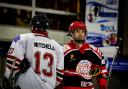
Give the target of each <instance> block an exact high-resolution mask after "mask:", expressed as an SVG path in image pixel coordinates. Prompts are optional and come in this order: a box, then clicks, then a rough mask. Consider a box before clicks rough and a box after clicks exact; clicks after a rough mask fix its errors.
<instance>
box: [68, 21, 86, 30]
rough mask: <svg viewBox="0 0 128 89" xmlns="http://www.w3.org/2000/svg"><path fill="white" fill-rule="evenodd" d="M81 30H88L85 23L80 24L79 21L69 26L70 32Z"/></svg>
mask: <svg viewBox="0 0 128 89" xmlns="http://www.w3.org/2000/svg"><path fill="white" fill-rule="evenodd" d="M76 28H79V29H82V30H86V25H85V23H84V22H78V21H74V22H72V23H71V24H70V26H69V32H71V31H72V30H74V29H76Z"/></svg>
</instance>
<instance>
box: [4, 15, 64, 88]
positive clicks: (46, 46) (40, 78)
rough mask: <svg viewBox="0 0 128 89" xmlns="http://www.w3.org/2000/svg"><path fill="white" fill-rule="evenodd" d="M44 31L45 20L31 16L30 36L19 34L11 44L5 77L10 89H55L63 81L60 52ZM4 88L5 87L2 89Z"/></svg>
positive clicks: (45, 29)
mask: <svg viewBox="0 0 128 89" xmlns="http://www.w3.org/2000/svg"><path fill="white" fill-rule="evenodd" d="M47 28H48V19H47V18H46V17H45V16H43V15H37V16H34V17H33V18H32V21H31V22H30V29H31V33H26V34H20V35H18V36H16V37H15V38H14V40H13V41H12V44H11V46H10V49H9V51H8V54H7V62H6V70H5V76H6V78H7V79H8V80H9V81H11V84H10V82H9V84H10V85H11V86H12V88H13V89H16V88H17V86H18V89H19V88H20V89H54V88H55V86H57V85H58V84H59V83H60V82H61V81H62V79H63V78H62V76H63V72H64V53H63V49H62V46H60V45H59V44H58V43H57V42H56V41H55V40H53V39H50V38H49V36H48V32H47ZM14 79H16V81H14ZM13 81H14V82H15V83H14V82H13ZM5 87H7V86H6V84H5V86H4V88H2V89H5Z"/></svg>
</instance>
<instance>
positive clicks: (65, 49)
mask: <svg viewBox="0 0 128 89" xmlns="http://www.w3.org/2000/svg"><path fill="white" fill-rule="evenodd" d="M62 47H63V50H64V52H65V51H67V50H69V49H70V46H69V45H62Z"/></svg>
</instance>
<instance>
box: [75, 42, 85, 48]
mask: <svg viewBox="0 0 128 89" xmlns="http://www.w3.org/2000/svg"><path fill="white" fill-rule="evenodd" d="M74 43H75V44H76V46H77V48H81V47H82V45H83V43H78V42H75V41H74Z"/></svg>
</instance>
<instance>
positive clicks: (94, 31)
mask: <svg viewBox="0 0 128 89" xmlns="http://www.w3.org/2000/svg"><path fill="white" fill-rule="evenodd" d="M85 8H86V11H85V22H86V25H87V29H88V36H87V42H89V43H91V44H93V45H95V46H97V47H108V46H117V32H118V27H117V26H118V0H86V7H85Z"/></svg>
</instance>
